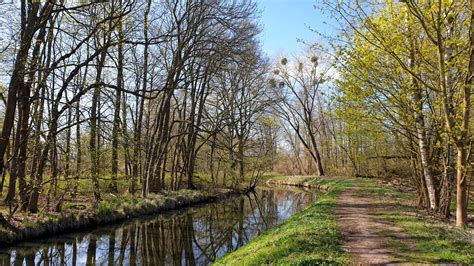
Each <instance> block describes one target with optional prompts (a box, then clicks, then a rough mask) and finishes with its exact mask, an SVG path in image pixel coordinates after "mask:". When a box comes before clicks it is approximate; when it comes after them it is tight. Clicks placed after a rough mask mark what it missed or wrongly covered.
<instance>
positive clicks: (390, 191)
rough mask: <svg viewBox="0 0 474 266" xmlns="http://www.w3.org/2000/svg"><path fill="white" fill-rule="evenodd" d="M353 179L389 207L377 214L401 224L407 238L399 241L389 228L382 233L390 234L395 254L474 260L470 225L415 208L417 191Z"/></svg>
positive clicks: (418, 258)
mask: <svg viewBox="0 0 474 266" xmlns="http://www.w3.org/2000/svg"><path fill="white" fill-rule="evenodd" d="M352 182H353V184H355V185H356V186H358V187H359V193H364V194H365V195H367V194H369V195H371V196H372V197H377V198H378V199H381V200H382V201H383V202H385V203H388V205H389V206H391V207H392V208H387V209H386V210H384V211H382V213H380V215H381V216H382V217H383V218H384V219H385V220H386V221H387V222H390V223H392V224H395V225H397V226H398V227H400V228H402V229H403V231H404V232H405V233H406V234H407V235H408V236H409V240H407V241H401V240H399V239H397V238H396V237H394V236H392V235H390V233H389V232H381V234H382V235H384V236H387V237H389V238H391V240H390V243H389V245H390V247H391V248H392V250H393V252H395V253H396V254H397V256H398V257H400V258H402V259H403V260H405V261H407V262H414V263H415V262H416V263H445V262H454V263H462V264H474V235H473V232H472V229H459V228H455V227H454V224H453V221H451V222H449V223H448V222H443V221H441V220H439V219H435V218H433V217H429V216H427V215H426V213H425V212H423V211H420V210H418V209H417V208H416V204H415V202H416V195H415V194H414V193H412V192H401V191H398V190H396V189H394V188H392V187H389V186H385V185H381V184H379V182H377V181H375V180H364V179H354V180H353V181H352ZM471 205H472V203H471Z"/></svg>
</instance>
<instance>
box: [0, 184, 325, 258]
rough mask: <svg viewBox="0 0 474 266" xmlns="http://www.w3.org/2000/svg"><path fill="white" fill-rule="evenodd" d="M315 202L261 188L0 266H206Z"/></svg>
mask: <svg viewBox="0 0 474 266" xmlns="http://www.w3.org/2000/svg"><path fill="white" fill-rule="evenodd" d="M315 199H316V194H315V193H314V192H312V191H306V190H303V189H299V188H290V187H271V188H269V187H260V188H258V189H257V190H256V192H255V193H253V194H250V195H248V196H240V197H234V198H230V199H227V200H224V201H221V202H216V203H209V204H202V205H199V206H196V207H192V208H186V209H183V210H179V211H174V212H169V213H166V214H160V215H156V216H152V217H146V218H141V219H134V220H131V221H129V222H126V223H121V224H115V225H110V226H103V227H100V228H97V229H95V230H89V231H85V232H80V233H73V234H66V235H60V236H56V237H50V238H47V239H42V240H37V241H31V242H24V243H21V244H18V245H16V246H14V247H11V248H6V249H0V265H38V264H39V265H207V264H210V263H212V261H214V260H216V259H217V258H219V257H222V256H223V255H225V254H226V253H229V252H232V251H234V250H236V249H237V248H239V247H240V246H242V245H244V244H246V243H248V242H249V241H250V240H251V239H252V238H254V237H256V236H257V235H259V234H261V233H262V232H264V231H266V230H268V229H269V228H271V227H273V226H275V225H277V224H280V223H281V222H283V221H284V220H286V219H288V218H289V217H291V216H292V215H294V214H295V213H297V212H299V211H301V210H302V209H304V208H305V207H306V206H307V205H308V204H310V203H311V202H313V201H314V200H315Z"/></svg>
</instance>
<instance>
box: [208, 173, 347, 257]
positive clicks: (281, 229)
mask: <svg viewBox="0 0 474 266" xmlns="http://www.w3.org/2000/svg"><path fill="white" fill-rule="evenodd" d="M280 180H281V178H280ZM312 181H313V182H324V183H325V184H327V185H329V186H330V187H331V190H330V191H329V192H328V193H326V194H324V195H322V196H321V197H320V198H319V199H318V200H317V201H316V202H314V203H312V204H311V205H310V206H309V207H307V208H306V209H305V210H303V211H302V212H300V213H298V214H296V215H294V216H293V217H291V218H290V219H288V220H287V221H285V222H284V223H283V224H281V225H279V226H277V227H275V228H272V229H270V230H268V231H267V232H265V233H264V234H262V235H260V236H259V237H257V238H255V239H254V240H252V241H251V242H250V243H249V244H248V245H246V246H244V247H242V248H240V249H238V250H237V251H236V252H234V253H230V254H228V255H227V256H225V257H223V258H221V259H220V260H218V261H217V262H216V263H215V265H261V264H278V265H282V264H283V265H285V264H291V265H294V264H296V265H314V264H347V263H349V262H350V256H349V255H348V254H347V253H346V252H344V251H343V250H342V249H341V248H340V245H341V243H342V235H341V233H340V231H339V228H338V225H337V222H336V218H335V215H334V212H335V208H336V196H337V195H338V194H339V193H340V192H342V191H343V190H344V189H346V188H347V187H349V186H350V182H349V181H347V180H330V181H328V180H322V179H321V180H312Z"/></svg>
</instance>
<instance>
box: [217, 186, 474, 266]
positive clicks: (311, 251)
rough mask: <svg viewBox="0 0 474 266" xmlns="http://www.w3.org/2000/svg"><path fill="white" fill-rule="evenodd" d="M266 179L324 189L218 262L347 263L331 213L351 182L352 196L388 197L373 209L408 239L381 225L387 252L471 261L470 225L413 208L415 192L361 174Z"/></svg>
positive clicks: (411, 258) (408, 258)
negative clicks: (380, 207) (303, 206)
mask: <svg viewBox="0 0 474 266" xmlns="http://www.w3.org/2000/svg"><path fill="white" fill-rule="evenodd" d="M265 183H267V184H279V185H291V186H305V187H310V188H316V187H317V188H327V189H328V192H327V193H325V194H323V195H322V196H321V197H320V199H318V200H317V201H316V202H314V203H313V204H311V205H310V206H308V207H307V208H306V209H305V210H304V211H302V212H301V213H298V214H296V215H295V216H293V217H291V218H290V219H288V220H287V221H286V222H284V223H283V224H281V225H280V226H277V227H275V228H273V229H270V230H269V231H267V232H265V233H264V234H262V235H261V236H259V237H257V238H255V239H254V240H252V241H251V242H250V243H249V244H247V245H246V246H244V247H242V248H240V249H238V250H237V251H235V252H234V253H230V254H228V255H227V256H225V257H223V258H221V259H220V260H218V261H217V262H216V265H262V264H284V265H285V264H291V265H294V264H297V265H305V264H326V263H329V264H347V263H349V262H350V255H349V254H347V253H345V252H344V251H343V250H341V248H340V246H341V244H342V243H343V241H344V239H342V235H341V233H340V231H339V227H338V224H337V220H336V217H335V215H334V213H335V209H336V205H337V204H336V198H337V195H338V194H339V193H340V192H342V191H343V190H345V189H347V188H349V187H352V188H353V189H356V190H357V191H356V193H355V196H357V195H358V194H359V193H360V194H361V195H362V194H363V195H364V196H366V197H367V196H369V197H373V198H374V199H377V200H381V201H382V202H384V203H387V204H385V206H388V207H386V208H385V209H383V210H381V211H379V210H377V215H380V217H382V219H383V220H385V221H386V222H387V223H390V224H392V225H395V226H397V227H399V228H401V229H402V231H403V233H405V234H406V235H407V236H408V239H398V238H397V236H395V235H393V234H391V232H390V231H380V236H381V237H382V236H383V237H386V238H388V239H389V243H388V246H389V248H390V251H391V253H393V254H394V255H395V256H396V257H397V258H400V259H401V261H405V262H407V263H461V264H474V237H473V232H472V229H458V228H455V227H454V226H453V223H452V222H451V223H448V222H443V221H441V220H439V219H437V218H434V217H430V216H428V215H427V213H426V212H424V211H423V210H419V209H417V208H416V195H415V193H413V192H406V191H399V190H397V189H395V188H392V187H390V186H388V185H384V184H382V183H381V182H379V181H377V180H373V179H361V178H357V179H355V178H354V179H329V178H328V179H326V178H314V177H274V178H271V179H268V180H266V181H265ZM471 204H472V203H471ZM471 208H472V207H471Z"/></svg>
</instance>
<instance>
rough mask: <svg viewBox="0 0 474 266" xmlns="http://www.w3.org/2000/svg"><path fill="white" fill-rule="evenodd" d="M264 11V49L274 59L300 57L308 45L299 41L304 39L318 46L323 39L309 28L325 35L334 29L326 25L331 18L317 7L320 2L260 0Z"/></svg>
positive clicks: (262, 15)
mask: <svg viewBox="0 0 474 266" xmlns="http://www.w3.org/2000/svg"><path fill="white" fill-rule="evenodd" d="M256 2H257V4H258V6H259V9H260V10H261V11H262V14H261V19H260V23H261V25H262V27H263V32H262V34H261V36H260V39H261V42H262V46H263V50H264V52H266V53H267V55H268V56H269V57H270V58H274V57H276V56H279V55H282V54H284V55H298V54H299V53H301V52H302V51H303V49H304V45H303V44H301V43H298V42H297V39H298V38H300V39H303V40H305V41H306V42H309V43H314V42H316V41H317V40H318V39H320V37H319V36H318V35H317V34H316V33H315V32H312V31H311V30H310V29H309V28H308V26H310V27H311V28H314V29H317V30H318V31H322V32H325V33H327V32H330V31H332V30H333V29H331V27H329V26H328V25H326V24H324V21H328V20H329V19H328V17H327V15H324V14H322V13H321V11H320V10H318V9H316V8H314V5H315V4H317V2H318V0H256Z"/></svg>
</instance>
